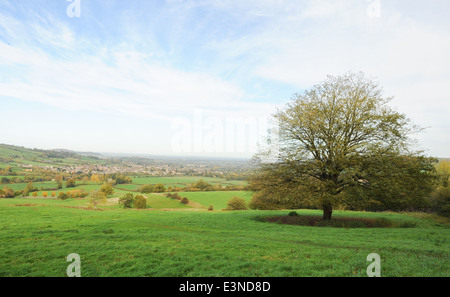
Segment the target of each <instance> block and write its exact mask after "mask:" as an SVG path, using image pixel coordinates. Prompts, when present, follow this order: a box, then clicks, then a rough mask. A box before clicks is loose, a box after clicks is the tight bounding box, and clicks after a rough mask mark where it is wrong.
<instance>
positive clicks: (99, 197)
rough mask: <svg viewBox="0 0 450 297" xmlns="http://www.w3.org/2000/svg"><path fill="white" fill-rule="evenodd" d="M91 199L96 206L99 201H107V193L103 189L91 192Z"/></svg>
mask: <svg viewBox="0 0 450 297" xmlns="http://www.w3.org/2000/svg"><path fill="white" fill-rule="evenodd" d="M89 198H90V201H91V203H92V205H94V207H96V206H97V205H98V204H99V203H106V201H107V200H106V195H105V193H104V192H102V191H94V192H92V193H90V194H89Z"/></svg>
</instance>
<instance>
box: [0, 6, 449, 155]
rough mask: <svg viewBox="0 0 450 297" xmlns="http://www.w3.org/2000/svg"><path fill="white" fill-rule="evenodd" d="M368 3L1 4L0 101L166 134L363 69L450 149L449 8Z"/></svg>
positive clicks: (247, 112) (263, 106) (256, 108)
mask: <svg viewBox="0 0 450 297" xmlns="http://www.w3.org/2000/svg"><path fill="white" fill-rule="evenodd" d="M372 2H373V1H362V0H361V1H360V0H348V1H338V2H336V1H331V0H326V1H297V0H264V1H250V0H243V1H219V0H197V1H193V0H191V1H188V0H186V1H181V0H171V1H165V2H153V1H148V2H147V1H142V2H141V1H139V2H130V3H129V5H125V4H124V2H121V1H108V2H103V1H89V2H88V1H83V0H82V15H81V18H77V19H71V18H69V17H68V16H67V15H66V11H65V8H66V7H67V5H68V4H69V2H66V1H61V2H58V3H56V2H55V3H53V4H49V3H47V2H45V1H34V2H32V3H24V2H21V3H18V2H12V1H6V0H3V1H1V2H0V5H1V6H2V7H4V8H5V9H4V10H2V12H0V67H1V68H0V69H1V70H0V90H1V94H0V96H3V97H5V98H6V97H7V98H15V99H19V100H21V101H26V102H38V103H42V104H45V105H51V106H55V107H58V108H60V109H61V110H68V111H90V112H96V113H98V114H102V113H103V114H117V115H121V116H126V117H140V118H142V119H146V118H152V119H161V120H162V121H164V123H166V125H165V126H166V127H165V129H166V131H167V133H168V134H170V131H169V130H168V128H167V126H170V125H168V123H169V122H170V120H171V119H173V118H174V117H180V116H181V117H182V116H185V115H186V114H193V113H194V111H195V110H203V111H204V112H205V113H207V114H208V115H209V116H212V117H216V118H226V117H230V116H241V117H245V116H247V117H265V116H268V115H270V114H271V113H273V112H274V111H275V106H277V105H279V104H281V103H283V102H286V101H287V100H289V98H290V95H291V94H292V93H294V92H301V91H302V90H303V89H305V88H309V87H311V85H312V84H315V83H318V82H320V81H321V80H323V79H324V78H325V76H326V75H328V74H341V73H344V72H347V71H352V70H353V71H360V70H362V71H364V72H366V73H367V74H369V75H371V76H375V77H378V78H379V80H380V82H381V84H382V85H384V86H385V90H386V93H387V95H389V96H391V95H393V96H395V97H396V99H395V101H394V103H395V104H396V105H398V107H399V109H401V111H403V112H405V113H407V114H408V115H410V116H411V117H412V118H413V119H414V120H415V121H416V122H418V123H419V124H423V123H427V124H429V125H431V126H433V128H432V129H431V130H430V132H429V134H428V135H436V137H440V138H441V139H442V137H444V138H446V140H445V141H444V143H447V144H450V139H449V136H445V133H443V131H446V130H448V129H450V127H449V126H448V123H447V122H448V121H447V120H446V117H447V115H446V114H445V113H444V112H442V110H443V107H447V108H448V104H449V103H448V102H450V100H449V99H450V98H448V96H447V92H446V88H447V86H448V83H449V78H450V70H449V69H450V57H449V55H448V52H450V39H449V37H448V36H450V32H449V28H450V21H449V20H448V19H447V18H446V17H445V16H444V15H443V14H442V13H441V12H440V11H442V10H445V8H446V7H448V4H445V3H446V2H436V3H422V2H414V5H412V4H411V2H404V3H405V4H404V6H403V7H401V6H400V5H398V4H393V3H391V2H388V1H382V0H381V1H379V3H381V10H380V16H378V17H374V16H371V15H368V12H367V9H368V5H369V4H370V3H372ZM395 5H397V6H395ZM432 5H434V6H432ZM405 7H406V8H405ZM422 11H423V13H422ZM431 12H437V16H433V15H432V14H431ZM438 12H439V13H438ZM0 100H1V99H0ZM424 111H426V112H424ZM151 129H160V128H159V127H154V126H152V127H151ZM429 137H432V136H429ZM439 146H441V144H440V145H439ZM435 151H439V149H438V148H437V149H435ZM440 152H442V151H440Z"/></svg>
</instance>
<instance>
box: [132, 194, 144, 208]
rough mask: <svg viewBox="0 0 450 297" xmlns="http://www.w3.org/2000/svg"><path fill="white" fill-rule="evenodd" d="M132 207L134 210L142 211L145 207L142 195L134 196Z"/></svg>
mask: <svg viewBox="0 0 450 297" xmlns="http://www.w3.org/2000/svg"><path fill="white" fill-rule="evenodd" d="M133 205H134V208H138V209H144V208H146V207H147V199H145V197H144V196H142V195H136V197H135V198H134V203H133Z"/></svg>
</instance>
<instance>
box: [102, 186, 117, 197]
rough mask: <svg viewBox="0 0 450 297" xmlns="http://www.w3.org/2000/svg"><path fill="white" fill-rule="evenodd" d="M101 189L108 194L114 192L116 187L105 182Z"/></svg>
mask: <svg viewBox="0 0 450 297" xmlns="http://www.w3.org/2000/svg"><path fill="white" fill-rule="evenodd" d="M100 191H101V192H103V193H104V194H105V195H106V196H109V195H112V194H114V188H113V187H112V186H111V185H110V184H103V185H102V187H101V188H100Z"/></svg>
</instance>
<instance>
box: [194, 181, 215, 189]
mask: <svg viewBox="0 0 450 297" xmlns="http://www.w3.org/2000/svg"><path fill="white" fill-rule="evenodd" d="M191 188H194V189H198V190H199V191H213V190H214V186H213V185H211V184H210V183H207V182H205V181H204V180H203V179H200V180H198V181H197V182H196V183H194V184H192V185H191Z"/></svg>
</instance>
